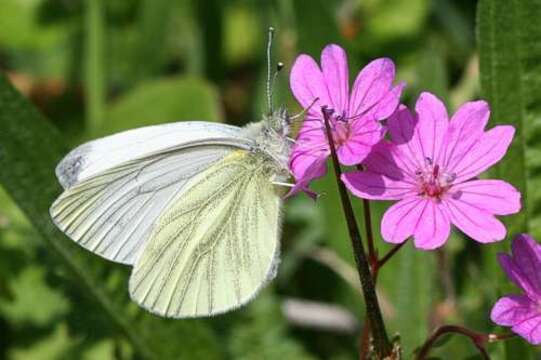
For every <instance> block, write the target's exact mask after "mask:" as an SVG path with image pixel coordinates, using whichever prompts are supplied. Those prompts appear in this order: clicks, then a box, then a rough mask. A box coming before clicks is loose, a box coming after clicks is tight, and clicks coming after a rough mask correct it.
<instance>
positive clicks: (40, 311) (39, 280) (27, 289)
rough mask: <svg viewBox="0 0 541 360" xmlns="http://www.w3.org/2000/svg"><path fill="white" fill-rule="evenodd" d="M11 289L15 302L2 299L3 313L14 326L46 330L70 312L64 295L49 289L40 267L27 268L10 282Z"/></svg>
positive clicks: (0, 303) (1, 309) (0, 305)
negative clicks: (38, 327)
mask: <svg viewBox="0 0 541 360" xmlns="http://www.w3.org/2000/svg"><path fill="white" fill-rule="evenodd" d="M9 288H10V289H9V291H10V294H11V297H12V299H11V300H10V301H5V300H3V299H0V311H1V312H2V313H3V314H4V316H5V317H6V318H7V319H9V320H10V322H12V323H16V324H22V323H32V324H33V325H37V326H44V325H46V324H47V323H49V322H50V321H51V320H53V319H55V318H57V317H59V316H61V315H64V314H65V313H66V312H67V311H68V310H69V303H68V301H67V299H66V298H65V297H64V296H63V294H62V293H60V292H58V291H56V290H54V289H52V288H51V287H49V286H48V285H47V283H46V281H45V272H44V270H43V268H41V267H37V266H29V267H26V268H25V269H24V270H23V271H22V272H21V273H20V274H19V275H18V276H17V277H14V278H12V279H11V281H10V282H9ZM36 304H39V306H36Z"/></svg>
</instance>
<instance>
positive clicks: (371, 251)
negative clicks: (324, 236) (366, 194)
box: [363, 199, 378, 269]
mask: <svg viewBox="0 0 541 360" xmlns="http://www.w3.org/2000/svg"><path fill="white" fill-rule="evenodd" d="M363 210H364V226H365V227H366V241H367V243H368V261H369V262H370V266H371V267H372V269H374V267H375V266H376V264H377V262H378V255H377V253H376V247H375V246H374V234H373V233H372V214H371V213H370V201H368V200H367V199H363Z"/></svg>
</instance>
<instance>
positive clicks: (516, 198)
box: [451, 180, 520, 215]
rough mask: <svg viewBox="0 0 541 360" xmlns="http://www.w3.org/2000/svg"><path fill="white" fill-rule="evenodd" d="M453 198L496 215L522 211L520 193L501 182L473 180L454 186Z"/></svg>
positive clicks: (452, 189)
mask: <svg viewBox="0 0 541 360" xmlns="http://www.w3.org/2000/svg"><path fill="white" fill-rule="evenodd" d="M451 191H452V192H451V196H453V198H455V199H460V200H461V201H464V202H466V203H468V204H471V205H474V206H476V207H478V208H482V209H484V210H486V211H488V212H489V213H491V214H494V215H509V214H515V213H517V212H519V211H520V192H518V191H517V189H515V188H514V187H513V186H512V185H511V184H509V183H506V182H505V181H501V180H472V181H466V182H464V183H461V184H457V185H454V186H453V187H452V188H451Z"/></svg>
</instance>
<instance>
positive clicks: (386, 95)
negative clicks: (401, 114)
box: [348, 58, 404, 120]
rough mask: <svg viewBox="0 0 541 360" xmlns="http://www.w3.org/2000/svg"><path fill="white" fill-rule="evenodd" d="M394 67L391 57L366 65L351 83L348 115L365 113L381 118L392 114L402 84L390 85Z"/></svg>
mask: <svg viewBox="0 0 541 360" xmlns="http://www.w3.org/2000/svg"><path fill="white" fill-rule="evenodd" d="M394 76H395V67H394V63H393V61H392V60H391V59H388V58H381V59H376V60H374V61H372V62H370V63H369V64H368V65H366V66H365V67H364V68H363V69H362V70H361V72H360V73H359V75H357V78H356V79H355V82H354V84H353V89H352V93H351V98H350V103H349V112H348V114H349V116H350V117H356V116H360V115H365V116H369V117H371V118H373V119H374V120H383V119H385V118H387V117H389V116H391V115H392V113H393V112H394V111H395V109H396V107H397V106H398V103H399V98H400V94H401V93H402V88H403V86H404V85H403V84H400V85H398V86H396V87H393V86H392V83H393V80H394Z"/></svg>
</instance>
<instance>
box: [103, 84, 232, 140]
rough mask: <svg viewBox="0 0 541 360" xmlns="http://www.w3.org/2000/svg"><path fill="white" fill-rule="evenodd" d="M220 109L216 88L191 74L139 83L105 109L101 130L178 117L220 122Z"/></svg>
mask: <svg viewBox="0 0 541 360" xmlns="http://www.w3.org/2000/svg"><path fill="white" fill-rule="evenodd" d="M221 118H222V111H221V109H220V105H219V102H218V94H217V92H216V90H215V89H214V88H213V87H212V86H211V85H210V84H209V83H207V82H205V81H203V80H201V79H198V78H194V77H178V78H173V77H170V78H166V79H161V80H149V81H144V82H141V83H140V85H138V86H137V87H135V88H134V89H133V90H131V91H130V92H128V93H127V94H125V95H123V96H122V97H120V98H118V99H116V100H115V101H114V102H113V103H112V104H111V105H110V106H109V109H108V111H107V121H106V122H105V124H104V125H103V127H102V130H101V131H100V133H102V134H110V133H113V132H116V131H119V130H125V129H129V128H132V127H139V126H144V125H155V124H161V123H164V122H173V121H179V120H204V121H220V120H221Z"/></svg>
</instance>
